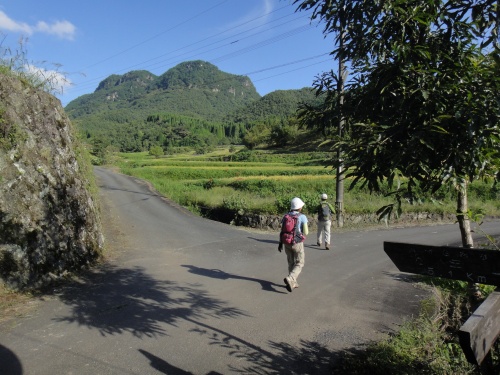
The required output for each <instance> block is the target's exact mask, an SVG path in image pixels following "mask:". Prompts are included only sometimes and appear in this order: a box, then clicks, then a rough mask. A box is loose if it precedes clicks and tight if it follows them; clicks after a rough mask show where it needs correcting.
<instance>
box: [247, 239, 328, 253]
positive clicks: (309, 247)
mask: <svg viewBox="0 0 500 375" xmlns="http://www.w3.org/2000/svg"><path fill="white" fill-rule="evenodd" d="M248 239H250V240H254V241H258V242H262V243H268V244H270V245H275V247H276V251H277V250H278V244H279V240H267V239H264V238H255V237H248ZM304 248H307V249H312V250H325V251H331V250H326V249H325V248H321V247H320V246H318V245H316V244H312V245H308V244H306V243H304Z"/></svg>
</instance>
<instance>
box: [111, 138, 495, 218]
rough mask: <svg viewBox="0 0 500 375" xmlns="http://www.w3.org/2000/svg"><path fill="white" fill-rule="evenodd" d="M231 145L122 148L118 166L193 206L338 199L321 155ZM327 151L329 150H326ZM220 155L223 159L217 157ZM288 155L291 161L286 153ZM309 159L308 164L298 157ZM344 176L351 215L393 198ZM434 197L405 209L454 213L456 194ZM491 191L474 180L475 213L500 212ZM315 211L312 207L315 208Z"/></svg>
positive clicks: (267, 206)
mask: <svg viewBox="0 0 500 375" xmlns="http://www.w3.org/2000/svg"><path fill="white" fill-rule="evenodd" d="M228 155H230V153H229V151H228V148H221V149H217V150H216V151H214V152H213V153H209V154H204V155H195V154H194V153H192V152H188V153H183V154H174V155H169V156H165V157H161V158H158V159H156V158H154V157H151V156H149V155H148V153H145V152H142V153H119V154H118V156H119V157H118V158H117V165H118V166H119V167H120V168H121V171H122V172H123V173H125V174H129V175H132V176H135V177H138V178H141V179H145V180H148V181H150V182H151V183H152V184H153V186H154V187H155V188H156V189H157V190H158V191H159V192H160V193H161V194H162V195H164V196H167V197H169V198H170V199H172V200H174V201H176V202H178V203H179V204H181V205H183V206H186V207H189V208H190V209H192V210H193V211H197V210H199V208H200V207H209V208H215V207H226V208H231V209H240V210H243V211H245V212H255V213H262V214H276V213H281V210H283V209H284V205H285V204H286V201H287V200H289V199H290V198H291V197H293V196H300V197H301V198H302V199H303V200H304V201H305V202H306V207H305V208H304V212H306V213H308V212H309V211H310V210H311V209H312V208H313V207H315V205H316V204H317V202H318V200H319V194H320V193H327V194H328V195H329V196H330V197H331V198H332V199H331V200H334V199H335V193H336V176H335V171H334V170H333V169H332V168H331V167H325V166H323V165H321V164H322V160H321V158H319V160H320V162H318V163H317V165H314V163H315V162H314V161H313V162H311V160H314V155H311V153H308V154H307V155H300V154H299V155H278V154H270V153H266V154H265V155H264V156H265V158H266V160H267V161H266V162H259V161H232V162H231V161H227V160H225V158H227V157H228ZM320 155H323V154H320ZM214 156H217V158H214ZM284 156H286V157H288V159H289V161H288V162H285V161H286V160H288V159H287V158H286V157H284ZM304 158H309V162H308V164H312V165H307V166H304V165H302V164H301V163H298V161H301V160H304ZM349 184H350V180H348V179H347V180H345V181H344V186H345V190H344V209H345V213H346V214H374V213H375V212H376V211H377V210H378V209H379V208H380V207H382V206H384V205H388V204H391V203H393V200H392V198H391V197H387V196H384V195H383V194H380V193H379V194H370V193H369V192H368V191H367V190H366V189H360V188H357V187H356V188H355V189H353V190H352V191H349V190H348V187H349ZM439 194H440V196H436V197H434V199H430V198H429V197H427V198H424V197H422V198H421V199H420V201H419V202H418V204H412V205H410V204H409V203H407V204H404V211H405V212H413V213H433V214H442V215H444V214H453V213H454V212H455V207H456V203H455V200H454V198H453V196H452V193H450V192H447V191H442V192H440V193H439ZM496 194H497V195H495V193H493V195H492V194H491V185H489V184H487V183H484V182H480V181H478V182H475V183H474V184H472V185H471V189H470V194H469V198H470V199H469V207H470V209H471V210H472V211H473V212H481V213H482V214H484V215H490V216H495V215H499V214H500V199H499V198H500V196H498V193H496ZM309 213H311V212H309Z"/></svg>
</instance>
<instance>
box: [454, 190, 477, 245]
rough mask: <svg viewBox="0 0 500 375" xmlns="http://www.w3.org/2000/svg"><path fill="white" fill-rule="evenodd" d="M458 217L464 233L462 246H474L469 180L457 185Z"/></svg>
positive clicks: (461, 232)
mask: <svg viewBox="0 0 500 375" xmlns="http://www.w3.org/2000/svg"><path fill="white" fill-rule="evenodd" d="M457 191H458V195H457V219H458V225H459V227H460V234H461V235H462V246H463V247H467V248H473V247H474V242H473V240H472V234H471V231H470V219H469V214H468V212H467V211H469V207H468V201H467V181H464V182H463V183H461V184H458V185H457Z"/></svg>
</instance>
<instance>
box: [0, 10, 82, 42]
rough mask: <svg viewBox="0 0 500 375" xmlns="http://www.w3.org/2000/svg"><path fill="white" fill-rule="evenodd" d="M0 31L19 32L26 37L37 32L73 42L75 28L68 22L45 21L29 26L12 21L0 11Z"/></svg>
mask: <svg viewBox="0 0 500 375" xmlns="http://www.w3.org/2000/svg"><path fill="white" fill-rule="evenodd" d="M0 30H6V31H12V32H21V33H24V34H28V35H32V34H34V33H36V32H39V33H45V34H49V35H55V36H57V37H59V38H62V39H69V40H73V39H74V36H75V31H76V27H75V26H74V25H73V24H72V23H71V22H69V21H56V22H54V23H51V24H49V23H47V22H45V21H39V22H38V23H37V24H36V26H30V25H28V24H27V23H24V22H18V21H15V20H13V19H12V18H10V17H9V16H8V15H7V14H5V12H3V11H1V10H0Z"/></svg>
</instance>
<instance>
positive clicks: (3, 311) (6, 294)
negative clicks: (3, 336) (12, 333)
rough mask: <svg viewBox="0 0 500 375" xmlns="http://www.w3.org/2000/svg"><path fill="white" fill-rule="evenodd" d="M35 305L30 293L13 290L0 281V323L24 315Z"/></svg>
mask: <svg viewBox="0 0 500 375" xmlns="http://www.w3.org/2000/svg"><path fill="white" fill-rule="evenodd" d="M35 305H36V301H35V298H34V295H33V294H32V293H30V292H19V291H13V290H11V289H9V288H8V287H6V286H5V285H4V284H3V283H0V323H2V322H4V321H6V320H8V319H11V318H15V317H20V316H24V315H26V314H27V313H28V312H29V311H30V310H31V309H32V308H34V307H35Z"/></svg>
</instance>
